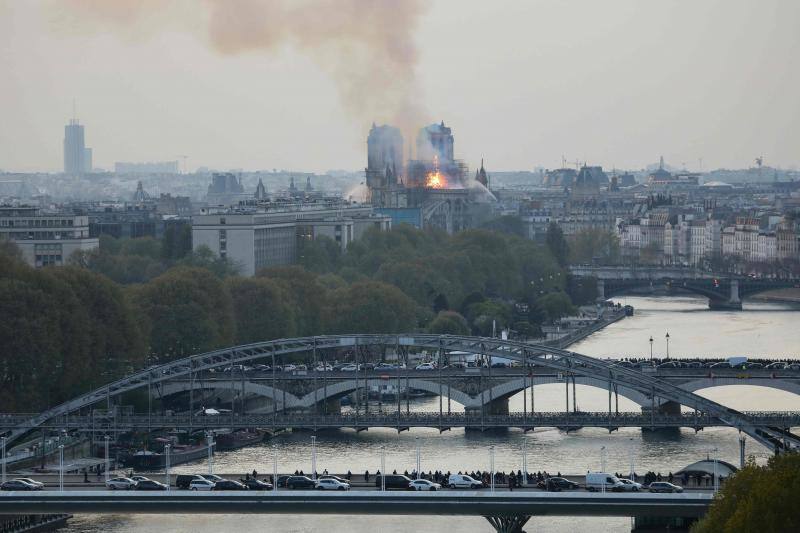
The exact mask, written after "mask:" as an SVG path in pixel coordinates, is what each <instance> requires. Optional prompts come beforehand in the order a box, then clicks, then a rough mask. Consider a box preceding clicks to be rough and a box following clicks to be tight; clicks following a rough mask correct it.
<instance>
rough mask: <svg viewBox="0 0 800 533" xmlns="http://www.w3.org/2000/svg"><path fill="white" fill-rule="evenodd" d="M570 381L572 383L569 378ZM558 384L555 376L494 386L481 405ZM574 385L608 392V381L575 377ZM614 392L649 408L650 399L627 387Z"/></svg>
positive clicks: (517, 380)
mask: <svg viewBox="0 0 800 533" xmlns="http://www.w3.org/2000/svg"><path fill="white" fill-rule="evenodd" d="M570 381H572V378H571V377H570ZM559 383H564V380H563V379H561V380H559V379H558V378H557V377H555V376H534V377H530V378H527V379H526V378H519V379H515V380H512V381H507V382H505V383H500V384H498V385H495V386H494V387H492V388H491V391H489V390H486V391H484V392H483V395H482V397H481V400H482V403H484V404H486V403H489V401H490V398H491V400H498V399H501V398H510V397H511V396H514V395H516V394H518V393H520V392H522V391H523V390H524V389H525V388H527V387H536V386H538V385H551V384H559ZM575 384H576V385H586V386H588V387H594V388H597V389H601V390H605V391H607V390H608V381H605V382H604V381H602V380H600V379H597V378H593V377H589V376H575ZM616 392H617V394H619V396H621V397H623V398H626V399H628V400H630V401H632V402H633V403H635V404H637V405H639V406H649V405H650V403H651V400H650V397H649V396H648V395H646V394H643V393H641V392H639V391H637V390H635V389H631V388H629V387H625V386H620V385H618V386H617V389H616Z"/></svg>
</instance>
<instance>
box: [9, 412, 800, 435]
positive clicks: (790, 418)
mask: <svg viewBox="0 0 800 533" xmlns="http://www.w3.org/2000/svg"><path fill="white" fill-rule="evenodd" d="M745 414H747V415H748V416H750V417H751V420H752V421H753V423H754V424H755V425H758V426H776V427H794V426H798V425H800V412H792V411H786V412H749V413H745ZM25 420H27V418H26V417H25V415H15V416H10V417H3V418H0V429H2V428H3V427H15V426H16V425H18V424H20V423H23V422H24V421H25ZM90 422H91V419H90V417H86V416H69V417H55V418H53V419H52V420H51V421H50V422H48V423H47V424H46V425H45V426H43V427H49V428H54V429H66V430H82V431H112V432H114V431H130V430H131V429H147V428H150V429H155V428H165V427H169V428H184V429H185V428H195V429H204V428H208V429H214V428H230V427H236V428H244V427H248V428H298V429H300V428H359V429H363V428H369V427H388V428H403V429H407V428H410V427H432V428H451V427H464V428H468V429H485V428H504V427H505V428H508V427H516V428H526V429H529V428H533V427H558V428H570V429H572V428H580V427H604V428H618V427H657V428H679V427H690V428H702V427H709V426H725V425H727V424H726V423H725V422H724V421H722V420H720V419H719V418H717V417H714V416H710V415H708V414H703V413H693V412H687V413H681V414H679V415H665V414H657V413H635V412H630V413H629V412H621V413H613V412H612V413H608V412H580V411H579V412H568V413H567V412H561V413H558V412H538V413H533V414H531V413H510V414H507V415H497V414H493V415H490V414H484V415H481V414H472V413H450V414H447V413H444V414H439V413H436V412H429V413H425V412H422V413H420V412H417V413H402V412H400V413H398V412H380V413H374V412H372V413H347V414H340V415H313V414H306V413H296V414H292V413H282V414H249V415H239V414H232V415H224V414H223V415H212V416H190V415H151V416H148V415H133V416H120V417H117V418H116V419H115V420H109V421H107V423H106V424H99V425H98V424H96V425H95V426H94V427H92V426H91V425H90Z"/></svg>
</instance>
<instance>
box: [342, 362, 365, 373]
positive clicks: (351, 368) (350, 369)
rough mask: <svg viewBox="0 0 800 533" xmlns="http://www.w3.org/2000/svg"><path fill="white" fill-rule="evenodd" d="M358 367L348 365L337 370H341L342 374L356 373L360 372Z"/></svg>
mask: <svg viewBox="0 0 800 533" xmlns="http://www.w3.org/2000/svg"><path fill="white" fill-rule="evenodd" d="M360 367H361V365H354V364H352V363H351V364H349V365H344V366H342V367H341V368H340V369H339V370H341V371H342V372H358V371H359V370H361V368H360Z"/></svg>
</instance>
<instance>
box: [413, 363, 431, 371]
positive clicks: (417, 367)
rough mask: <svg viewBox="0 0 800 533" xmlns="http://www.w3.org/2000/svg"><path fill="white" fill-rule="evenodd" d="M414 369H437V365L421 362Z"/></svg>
mask: <svg viewBox="0 0 800 533" xmlns="http://www.w3.org/2000/svg"><path fill="white" fill-rule="evenodd" d="M414 370H436V365H434V364H433V363H420V364H418V365H417V366H415V367H414Z"/></svg>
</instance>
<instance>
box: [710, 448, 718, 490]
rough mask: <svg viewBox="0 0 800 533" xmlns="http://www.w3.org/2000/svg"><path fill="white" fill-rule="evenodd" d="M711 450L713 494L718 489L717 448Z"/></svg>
mask: <svg viewBox="0 0 800 533" xmlns="http://www.w3.org/2000/svg"><path fill="white" fill-rule="evenodd" d="M711 451H712V452H714V494H716V493H717V491H718V490H719V477H718V476H717V452H718V451H719V448H714V449H713V450H711Z"/></svg>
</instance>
